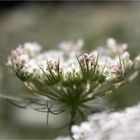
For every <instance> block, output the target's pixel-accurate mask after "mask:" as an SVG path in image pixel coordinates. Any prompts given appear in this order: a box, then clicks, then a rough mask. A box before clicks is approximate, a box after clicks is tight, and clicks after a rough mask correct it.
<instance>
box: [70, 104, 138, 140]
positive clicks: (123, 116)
mask: <svg viewBox="0 0 140 140" xmlns="http://www.w3.org/2000/svg"><path fill="white" fill-rule="evenodd" d="M72 133H73V138H74V139H75V140H139V139H140V104H138V105H136V106H134V107H128V108H127V109H126V110H124V111H122V112H113V113H98V114H94V115H93V116H92V115H91V116H89V118H88V121H86V122H83V123H81V125H80V126H77V125H75V126H73V127H72Z"/></svg>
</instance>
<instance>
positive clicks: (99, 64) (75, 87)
mask: <svg viewBox="0 0 140 140" xmlns="http://www.w3.org/2000/svg"><path fill="white" fill-rule="evenodd" d="M83 44H84V43H83V41H82V40H78V41H77V42H76V43H74V42H71V41H70V42H63V43H61V44H60V46H59V49H58V50H49V51H47V52H41V47H40V45H39V44H37V43H25V44H24V45H23V46H22V45H20V46H18V47H17V48H16V49H15V50H13V51H11V53H10V55H9V57H8V65H9V66H10V67H11V69H12V70H14V72H15V74H16V75H17V76H18V78H20V79H21V80H22V81H23V82H24V83H25V85H26V86H27V87H28V88H29V89H30V90H31V91H32V92H34V93H35V94H36V95H38V96H40V95H41V96H42V97H44V99H45V100H46V97H47V99H49V102H50V101H52V102H55V103H57V104H59V105H58V106H59V107H60V110H61V111H62V110H63V111H69V112H70V114H71V119H70V123H71V125H72V124H73V123H74V121H75V119H76V116H77V115H78V114H80V115H81V116H82V118H83V116H84V115H85V114H84V113H83V110H85V109H87V108H88V105H87V102H89V101H92V100H94V99H96V98H97V97H102V96H105V95H106V94H109V93H112V92H113V91H114V90H115V89H117V88H119V87H120V86H121V85H123V84H125V83H127V82H129V81H131V80H130V78H129V76H131V74H129V72H135V71H138V70H139V65H140V63H139V62H140V61H139V60H140V59H139V58H140V57H139V56H138V57H136V58H135V60H134V61H132V60H131V59H130V54H129V52H127V51H126V49H127V45H126V44H119V45H118V44H117V43H116V41H115V40H114V39H112V38H110V39H108V40H107V45H106V46H107V47H103V48H101V47H100V48H97V49H95V50H93V51H91V52H90V53H82V47H83ZM137 73H138V72H137ZM132 74H133V73H132ZM131 79H132V78H131ZM45 106H47V110H48V112H51V113H52V111H50V108H49V107H48V102H46V104H45ZM61 111H60V112H61Z"/></svg>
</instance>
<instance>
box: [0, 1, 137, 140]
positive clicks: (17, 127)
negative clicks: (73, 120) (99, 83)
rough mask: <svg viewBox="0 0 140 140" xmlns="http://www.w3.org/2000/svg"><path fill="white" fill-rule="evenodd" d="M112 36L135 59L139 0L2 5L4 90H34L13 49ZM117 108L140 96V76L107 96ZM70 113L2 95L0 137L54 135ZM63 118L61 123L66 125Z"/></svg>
mask: <svg viewBox="0 0 140 140" xmlns="http://www.w3.org/2000/svg"><path fill="white" fill-rule="evenodd" d="M108 37H113V38H115V39H116V40H117V41H118V42H119V43H128V46H129V48H128V50H129V51H130V52H131V56H132V59H133V58H134V57H135V56H136V55H137V54H138V53H140V46H139V45H140V2H65V1H61V2H27V1H26V2H13V3H12V2H9V3H1V4H0V93H1V94H4V95H11V96H22V95H26V94H27V95H28V93H29V91H28V90H27V89H26V88H25V87H24V85H23V83H22V82H21V81H20V80H19V79H17V78H16V77H15V76H14V75H11V74H10V73H9V71H8V69H7V67H6V61H7V56H8V54H9V52H10V51H11V50H12V49H13V48H15V47H17V46H18V45H19V44H21V43H24V42H27V41H31V42H38V43H40V44H41V45H42V46H43V47H44V49H50V48H57V46H58V45H59V43H60V42H61V41H64V40H66V41H67V40H77V39H79V38H82V39H83V40H84V41H85V47H86V48H87V49H92V48H94V47H97V46H100V45H104V44H105V43H106V39H107V38H108ZM105 100H106V102H107V104H108V106H110V107H111V108H113V110H120V109H124V108H126V107H127V106H132V105H134V104H137V103H138V102H139V100H140V77H137V79H136V80H135V81H133V82H132V83H129V84H127V85H125V86H124V87H122V88H121V89H119V90H117V91H115V93H114V94H112V95H109V96H108V97H106V98H105ZM66 120H67V118H65V119H64V118H63V116H59V118H57V116H55V117H52V116H50V125H49V126H47V125H46V114H45V113H38V112H35V111H33V110H31V109H27V110H24V109H19V108H17V107H15V106H12V105H11V104H9V103H8V102H6V101H5V100H3V99H0V139H22V138H26V139H31V138H33V139H43V138H44V139H53V138H55V137H57V136H60V135H67V134H68V133H67V130H66V129H62V130H54V128H55V127H56V126H62V125H63V124H64V123H65V121H66ZM61 123H62V124H61Z"/></svg>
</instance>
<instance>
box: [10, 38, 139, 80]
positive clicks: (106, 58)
mask: <svg viewBox="0 0 140 140" xmlns="http://www.w3.org/2000/svg"><path fill="white" fill-rule="evenodd" d="M83 45H84V43H83V40H81V39H80V40H78V41H77V42H76V43H74V42H72V41H69V42H62V43H61V44H60V45H59V49H58V50H50V51H47V52H43V53H41V48H42V47H41V46H40V45H39V44H38V43H29V42H28V43H25V44H23V45H19V47H17V48H16V49H15V50H13V51H11V55H10V56H9V57H8V65H9V66H11V67H12V68H13V69H14V71H15V72H16V74H17V75H18V76H19V78H21V79H25V80H28V78H30V79H31V78H35V77H38V78H40V77H44V73H43V72H42V70H44V71H45V72H46V71H47V70H48V66H47V61H54V62H55V63H56V62H57V63H58V61H60V63H59V67H60V68H59V69H61V70H62V72H63V77H64V80H67V78H69V76H68V75H69V73H71V74H72V73H73V72H75V73H77V74H78V75H82V72H81V68H80V65H79V63H78V61H77V59H79V61H80V60H81V59H82V58H83V60H81V61H80V64H82V63H83V65H86V63H87V61H89V63H88V65H89V66H88V67H89V68H90V69H94V67H95V65H97V66H96V71H95V72H96V73H98V75H100V76H103V77H104V78H105V80H106V81H113V80H114V81H117V80H120V79H119V78H121V77H122V78H123V76H124V74H125V73H126V72H127V70H128V69H131V67H132V66H133V62H132V60H131V59H130V54H129V52H127V51H126V49H127V44H120V45H118V44H117V43H116V41H115V40H114V39H113V38H109V39H108V40H107V44H106V47H102V48H101V47H99V48H97V49H95V50H93V51H91V52H90V53H89V54H88V53H83V50H82V48H83ZM76 55H77V56H76ZM77 57H79V58H77ZM54 62H53V63H51V65H55V64H54ZM96 63H97V64H96ZM138 65H139V57H137V58H136V64H135V67H136V68H137V67H138ZM83 67H85V66H83ZM94 74H95V73H94ZM29 75H30V76H29Z"/></svg>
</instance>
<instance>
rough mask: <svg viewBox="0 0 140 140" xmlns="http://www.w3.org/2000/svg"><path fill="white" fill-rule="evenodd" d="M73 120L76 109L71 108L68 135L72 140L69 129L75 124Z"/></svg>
mask: <svg viewBox="0 0 140 140" xmlns="http://www.w3.org/2000/svg"><path fill="white" fill-rule="evenodd" d="M75 118H76V109H75V108H72V109H71V112H70V125H69V133H70V136H71V138H72V139H73V140H74V138H73V136H72V133H71V128H72V126H73V125H74V124H75Z"/></svg>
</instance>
